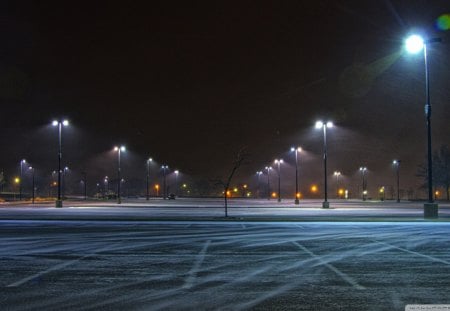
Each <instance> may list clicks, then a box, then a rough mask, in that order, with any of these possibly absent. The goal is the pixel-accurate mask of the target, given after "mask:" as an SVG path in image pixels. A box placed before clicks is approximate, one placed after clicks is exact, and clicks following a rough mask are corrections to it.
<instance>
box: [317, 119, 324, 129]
mask: <svg viewBox="0 0 450 311" xmlns="http://www.w3.org/2000/svg"><path fill="white" fill-rule="evenodd" d="M322 127H323V122H322V121H317V122H316V129H321V128H322Z"/></svg>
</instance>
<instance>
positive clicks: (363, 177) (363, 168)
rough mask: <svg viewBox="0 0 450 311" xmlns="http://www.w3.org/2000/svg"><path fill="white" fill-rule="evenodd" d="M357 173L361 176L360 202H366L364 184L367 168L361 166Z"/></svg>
mask: <svg viewBox="0 0 450 311" xmlns="http://www.w3.org/2000/svg"><path fill="white" fill-rule="evenodd" d="M359 171H360V172H361V176H362V200H363V201H365V200H366V194H367V189H366V187H367V184H366V172H367V167H365V166H362V167H360V168H359Z"/></svg>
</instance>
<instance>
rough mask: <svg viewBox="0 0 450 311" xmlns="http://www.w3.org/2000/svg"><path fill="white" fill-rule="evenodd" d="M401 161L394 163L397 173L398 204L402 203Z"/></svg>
mask: <svg viewBox="0 0 450 311" xmlns="http://www.w3.org/2000/svg"><path fill="white" fill-rule="evenodd" d="M400 162H401V161H400V160H394V161H392V164H393V165H394V166H395V171H396V173H397V203H399V202H400Z"/></svg>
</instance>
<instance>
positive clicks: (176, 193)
mask: <svg viewBox="0 0 450 311" xmlns="http://www.w3.org/2000/svg"><path fill="white" fill-rule="evenodd" d="M174 173H175V196H178V175H179V174H180V171H179V170H175V172H174Z"/></svg>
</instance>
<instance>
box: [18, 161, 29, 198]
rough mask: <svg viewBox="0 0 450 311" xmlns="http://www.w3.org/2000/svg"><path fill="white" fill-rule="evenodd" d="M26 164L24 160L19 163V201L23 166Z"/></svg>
mask: <svg viewBox="0 0 450 311" xmlns="http://www.w3.org/2000/svg"><path fill="white" fill-rule="evenodd" d="M26 163H27V161H26V160H25V159H23V160H21V161H20V178H19V200H22V179H23V165H24V164H26Z"/></svg>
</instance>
